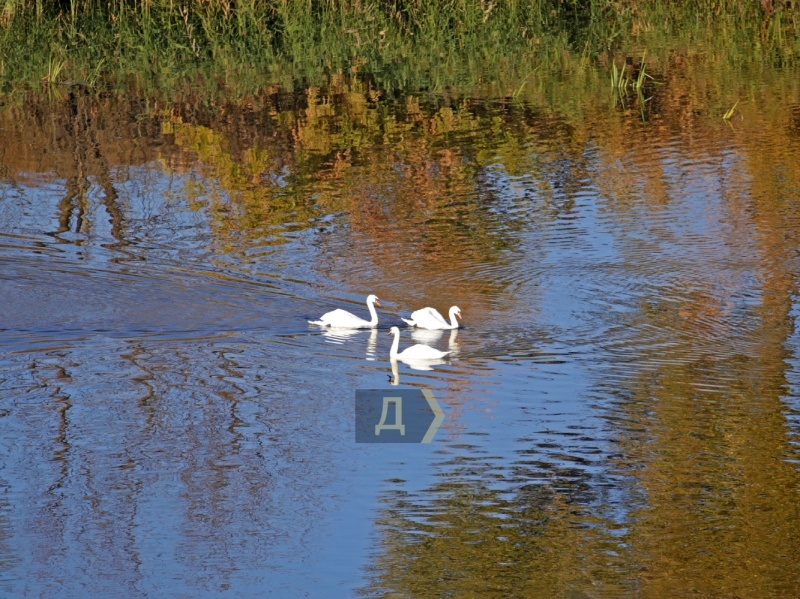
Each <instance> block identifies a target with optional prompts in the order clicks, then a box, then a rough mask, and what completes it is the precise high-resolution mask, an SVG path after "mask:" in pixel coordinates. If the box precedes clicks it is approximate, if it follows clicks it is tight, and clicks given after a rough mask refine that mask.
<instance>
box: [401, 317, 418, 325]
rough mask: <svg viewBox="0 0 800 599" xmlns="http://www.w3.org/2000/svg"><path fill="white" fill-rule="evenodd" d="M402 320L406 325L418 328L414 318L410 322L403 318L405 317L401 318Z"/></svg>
mask: <svg viewBox="0 0 800 599" xmlns="http://www.w3.org/2000/svg"><path fill="white" fill-rule="evenodd" d="M400 320H402V321H403V322H404V323H406V324H408V325H410V326H412V327H415V326H417V323H416V322H414V319H413V318H412V319H411V320H408V319H407V318H403V317H402V316H401V317H400Z"/></svg>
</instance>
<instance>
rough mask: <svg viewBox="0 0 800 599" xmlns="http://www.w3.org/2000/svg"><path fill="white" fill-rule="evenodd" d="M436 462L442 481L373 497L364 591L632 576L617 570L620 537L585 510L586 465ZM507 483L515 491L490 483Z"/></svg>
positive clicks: (579, 583)
mask: <svg viewBox="0 0 800 599" xmlns="http://www.w3.org/2000/svg"><path fill="white" fill-rule="evenodd" d="M464 449H469V448H467V447H465V446H462V448H461V450H462V451H463V450H464ZM442 468H443V472H441V473H440V476H441V477H442V479H443V481H444V482H441V483H439V484H437V485H434V486H433V487H431V488H430V489H427V490H426V492H425V496H424V497H415V496H409V495H408V494H406V493H404V492H400V491H396V492H390V493H387V494H386V495H385V496H384V497H383V498H382V499H383V503H384V507H383V509H382V511H381V514H380V516H379V518H378V525H379V527H380V528H381V532H382V538H383V540H382V548H383V554H382V555H381V557H380V558H378V560H377V562H376V563H375V565H374V566H373V568H372V570H371V572H370V574H369V575H368V577H369V579H370V582H369V584H368V586H367V587H365V588H363V589H362V593H363V594H364V595H367V596H404V597H420V598H423V597H443V596H451V595H452V596H458V597H564V596H574V597H588V596H626V595H629V594H630V592H631V590H632V588H633V587H634V586H635V583H634V582H633V581H631V580H630V579H629V578H628V576H627V575H628V573H627V572H625V563H626V560H625V558H624V551H625V550H624V545H623V543H622V542H621V541H620V540H619V539H618V538H615V537H614V535H613V534H612V533H611V532H610V531H609V530H608V528H607V525H608V522H607V521H604V520H603V519H602V518H601V517H598V516H597V515H596V514H594V513H592V509H591V507H590V505H591V503H592V501H593V500H594V499H596V497H594V495H595V494H596V492H597V488H596V487H597V482H598V481H597V480H593V478H592V476H591V475H590V474H588V473H587V472H586V471H583V470H582V469H581V468H580V467H568V466H563V465H561V466H559V465H556V464H553V463H547V461H546V460H542V461H524V462H518V463H516V464H514V465H513V467H512V468H510V469H509V470H510V471H508V472H505V473H503V471H502V469H499V468H498V467H497V465H496V464H492V463H491V462H490V461H489V460H484V459H482V458H477V457H466V456H465V457H461V458H456V459H454V460H452V461H451V462H448V463H446V464H444V465H443V466H442ZM543 481H546V482H543ZM508 483H512V484H514V485H515V486H516V491H514V492H513V493H509V492H507V491H506V492H500V491H496V490H494V489H496V488H497V487H498V485H507V484H508ZM582 592H585V593H586V594H585V595H584V594H581V593H582ZM570 593H572V594H571V595H570Z"/></svg>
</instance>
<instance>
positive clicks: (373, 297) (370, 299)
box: [367, 295, 381, 306]
mask: <svg viewBox="0 0 800 599" xmlns="http://www.w3.org/2000/svg"><path fill="white" fill-rule="evenodd" d="M367 303H368V304H375V305H376V306H380V305H381V303H380V302H379V301H378V296H377V295H368V296H367Z"/></svg>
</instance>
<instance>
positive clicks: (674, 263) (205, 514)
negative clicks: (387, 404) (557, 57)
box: [0, 67, 800, 598]
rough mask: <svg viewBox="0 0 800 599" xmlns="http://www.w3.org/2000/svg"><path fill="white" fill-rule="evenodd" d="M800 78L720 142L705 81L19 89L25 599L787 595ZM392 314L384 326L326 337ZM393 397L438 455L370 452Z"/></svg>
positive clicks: (2, 585)
mask: <svg viewBox="0 0 800 599" xmlns="http://www.w3.org/2000/svg"><path fill="white" fill-rule="evenodd" d="M693 68H694V67H693ZM796 75H797V73H793V72H787V71H767V72H765V73H762V75H761V79H759V87H758V88H757V89H754V90H753V91H752V94H753V96H751V98H752V99H751V100H750V101H745V102H743V104H742V106H741V108H740V112H739V113H738V115H737V118H735V119H734V120H733V121H732V122H731V123H726V122H725V121H723V120H722V119H721V118H720V117H719V115H718V114H716V113H715V112H714V108H713V107H715V106H717V105H718V101H721V100H719V94H721V92H719V90H717V91H714V89H712V86H711V84H709V83H708V81H712V82H713V81H717V80H715V79H714V76H715V74H714V73H713V72H709V73H706V74H705V77H699V76H698V75H697V71H693V70H691V69H690V68H689V67H687V69H686V70H685V71H680V70H676V69H673V70H672V71H670V73H669V77H664V79H665V85H664V86H663V87H661V88H659V89H658V90H657V92H656V95H655V96H654V98H653V100H652V101H651V103H650V104H649V112H647V114H645V115H644V118H643V114H642V113H641V112H640V111H639V110H638V109H636V108H635V107H629V106H622V105H620V103H619V102H618V101H615V99H614V98H613V96H612V94H611V93H609V92H608V90H607V89H605V88H603V89H602V90H588V91H585V90H584V91H583V92H581V93H577V92H576V93H575V97H574V99H573V101H572V102H571V103H570V104H568V105H563V106H558V105H555V107H554V105H553V104H552V103H549V102H547V99H546V98H545V97H543V96H541V95H538V94H537V93H534V92H533V91H532V92H531V93H530V94H529V95H523V96H521V97H519V98H514V99H511V98H497V97H494V96H492V95H491V94H487V95H485V96H483V95H477V96H465V95H459V94H457V93H453V94H446V95H441V94H426V93H417V94H414V93H408V94H406V95H402V96H400V95H398V96H395V97H391V98H381V96H380V94H375V93H374V91H373V90H371V89H370V88H369V86H368V85H366V84H364V83H363V82H360V81H359V80H357V79H353V80H347V81H342V80H336V81H332V83H331V85H330V87H329V88H323V89H318V88H310V89H307V90H303V91H301V92H296V93H286V94H272V95H264V96H261V97H256V98H251V99H249V100H245V101H242V102H240V103H238V102H234V101H231V103H230V104H226V105H220V106H208V105H205V104H203V103H202V102H199V101H197V102H193V101H192V99H191V98H187V100H186V101H185V102H182V103H175V104H174V105H169V106H166V107H165V106H155V107H154V106H151V105H149V104H148V103H147V102H144V101H143V100H142V99H140V98H138V97H136V96H135V95H115V96H98V95H92V94H90V93H84V92H82V91H81V90H80V89H75V90H72V91H71V92H69V93H66V92H65V93H64V95H63V97H61V98H55V99H54V98H52V97H44V96H42V97H39V96H35V95H31V96H29V97H28V98H27V99H25V100H24V102H23V103H22V104H12V103H8V104H6V105H5V106H3V107H2V110H1V111H0V177H1V178H0V261H1V262H2V267H1V268H0V277H2V284H1V285H0V363H1V366H0V430H2V435H1V437H2V442H0V456H2V459H0V487H1V488H2V493H0V591H2V594H4V595H8V596H13V597H64V598H67V597H76V596H92V597H98V598H99V597H120V596H124V597H163V596H170V597H192V598H197V597H254V596H265V595H273V596H279V597H290V596H309V597H334V596H341V597H345V596H367V597H442V596H450V595H452V596H457V597H543V598H544V597H570V598H577V597H665V598H666V597H741V598H745V597H754V598H755V597H759V598H763V597H788V596H793V595H796V594H798V593H800V550H799V549H798V547H800V496H798V489H799V488H800V485H799V483H800V476H798V465H799V464H800V449H799V447H798V432H800V413H799V412H798V408H800V402H798V397H800V395H798V389H799V388H800V387H798V385H799V384H800V376H799V375H798V373H800V370H798V369H799V368H800V361H798V349H800V337H798V333H797V332H796V329H795V321H796V317H797V315H798V303H797V294H798V290H797V284H798V274H800V258H799V257H798V247H800V245H799V244H798V241H799V240H798V231H800V218H799V216H800V204H799V202H800V108H798V107H799V106H800V90H798V88H797V85H796V83H795V82H796V81H798V80H800V78H797V77H796ZM564 85H568V83H565V84H564ZM575 85H577V84H575ZM725 85H730V82H727V81H722V80H721V79H720V81H719V86H720V87H721V88H725ZM532 87H533V86H532ZM766 98H770V103H769V106H770V108H769V109H768V110H764V109H762V107H763V106H765V105H767V103H766V101H762V100H764V99H766ZM617 100H618V98H617ZM368 293H375V294H377V295H378V296H379V297H380V298H381V302H382V304H383V308H382V309H381V310H380V319H381V320H380V326H379V328H378V330H376V331H366V330H365V331H357V332H352V333H347V332H344V333H343V332H341V331H331V332H325V331H321V330H320V329H319V328H318V327H315V326H312V325H309V324H308V323H307V320H308V319H313V318H316V317H317V316H319V315H320V314H322V313H323V312H325V311H328V310H330V309H334V308H344V309H348V310H351V311H353V312H355V313H357V314H359V315H362V316H366V315H367V311H366V306H365V305H364V303H363V302H364V298H365V297H366V295H367V294H368ZM454 304H457V305H458V306H459V307H460V308H461V310H462V312H463V315H464V320H463V322H464V324H465V326H464V327H463V328H462V329H460V330H459V331H458V332H457V333H456V334H451V333H450V332H445V333H444V334H442V335H441V336H437V335H433V336H427V337H425V336H421V335H418V334H417V335H416V336H415V335H412V332H411V331H410V330H408V329H407V328H403V333H402V338H401V345H402V346H405V345H406V344H409V343H411V342H412V341H413V342H425V343H429V344H432V345H434V346H436V347H438V348H440V349H450V350H452V351H453V352H454V354H453V357H452V358H451V359H449V360H447V361H446V362H445V363H444V364H441V365H436V366H434V367H433V369H432V370H424V371H423V370H417V369H413V368H411V367H409V366H408V365H405V364H400V365H399V368H398V370H397V372H396V373H393V372H392V368H391V365H390V363H389V361H388V352H389V346H390V342H391V337H390V336H389V335H388V334H387V333H388V328H389V327H390V326H392V325H399V324H402V322H401V321H400V319H399V317H400V316H406V315H407V314H408V313H409V312H410V311H412V310H414V309H417V308H419V307H422V306H426V305H431V306H434V307H436V308H438V309H439V310H440V311H441V312H443V313H446V311H447V309H448V308H449V307H450V306H451V305H454ZM392 383H396V384H399V385H402V386H417V387H419V386H426V387H430V388H432V389H433V391H434V393H435V394H436V396H437V398H438V399H439V401H440V403H441V404H442V406H443V407H444V409H445V413H446V420H445V424H444V426H443V428H442V430H440V431H439V433H438V434H437V436H436V439H435V440H434V442H433V443H432V444H431V445H429V446H408V445H374V446H372V445H356V444H355V443H354V441H353V439H354V428H353V413H352V411H353V404H354V396H355V390H356V389H360V388H382V387H389V386H390V385H391V384H392Z"/></svg>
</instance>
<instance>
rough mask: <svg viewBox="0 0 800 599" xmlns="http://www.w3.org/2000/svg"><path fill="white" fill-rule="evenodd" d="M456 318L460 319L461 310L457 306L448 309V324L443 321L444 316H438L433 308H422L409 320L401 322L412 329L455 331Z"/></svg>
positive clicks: (405, 319)
mask: <svg viewBox="0 0 800 599" xmlns="http://www.w3.org/2000/svg"><path fill="white" fill-rule="evenodd" d="M456 316H458V317H459V318H461V309H460V308H459V307H458V306H453V307H452V308H450V322H447V321H446V320H445V319H444V316H442V315H441V314H439V312H438V311H437V310H436V309H435V308H422V310H417V311H416V312H413V313H412V314H411V318H403V319H402V320H403V321H405V322H407V323H408V324H410V325H411V326H412V327H419V328H421V329H432V330H441V329H457V328H458V321H457V320H456Z"/></svg>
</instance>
